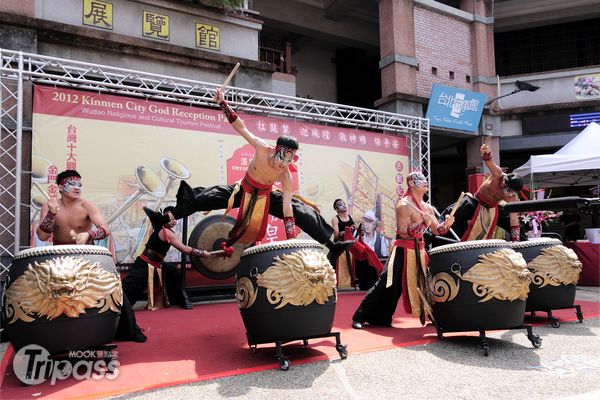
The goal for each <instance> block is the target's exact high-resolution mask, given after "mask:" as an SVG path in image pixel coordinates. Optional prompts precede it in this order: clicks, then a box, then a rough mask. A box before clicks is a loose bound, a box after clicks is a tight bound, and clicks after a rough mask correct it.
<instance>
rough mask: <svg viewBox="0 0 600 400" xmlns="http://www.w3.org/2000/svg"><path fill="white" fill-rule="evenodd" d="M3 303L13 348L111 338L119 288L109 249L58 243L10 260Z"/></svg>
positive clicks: (54, 349) (70, 346) (55, 347)
mask: <svg viewBox="0 0 600 400" xmlns="http://www.w3.org/2000/svg"><path fill="white" fill-rule="evenodd" d="M9 280H10V282H9V284H8V287H7V289H6V301H5V303H4V307H3V313H4V321H5V324H6V331H7V333H8V337H9V339H10V341H11V343H12V345H13V347H14V349H15V351H18V350H19V349H20V348H22V347H24V346H26V345H29V344H37V345H39V346H42V347H44V348H45V349H46V350H48V352H50V353H51V354H56V353H61V352H64V351H69V350H83V349H89V348H92V347H94V346H98V345H101V344H106V343H109V342H111V341H113V339H114V336H115V332H116V329H117V324H118V322H119V316H120V314H121V312H120V310H121V305H122V303H123V292H122V288H121V281H120V278H119V275H118V273H117V270H116V268H115V264H114V262H113V259H112V255H111V253H110V251H109V250H108V249H106V248H104V247H101V246H88V245H61V246H50V247H40V248H33V249H28V250H24V251H21V252H19V253H17V254H16V255H15V257H14V259H13V262H12V265H11V268H10V272H9Z"/></svg>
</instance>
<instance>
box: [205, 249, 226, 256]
mask: <svg viewBox="0 0 600 400" xmlns="http://www.w3.org/2000/svg"><path fill="white" fill-rule="evenodd" d="M221 254H225V250H213V251H209V252H208V255H209V256H217V255H221Z"/></svg>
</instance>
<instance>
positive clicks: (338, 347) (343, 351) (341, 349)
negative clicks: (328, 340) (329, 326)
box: [335, 344, 348, 360]
mask: <svg viewBox="0 0 600 400" xmlns="http://www.w3.org/2000/svg"><path fill="white" fill-rule="evenodd" d="M335 349H336V350H337V352H338V353H339V355H340V358H341V359H342V360H345V359H346V358H348V349H347V347H346V345H344V344H338V345H336V346H335Z"/></svg>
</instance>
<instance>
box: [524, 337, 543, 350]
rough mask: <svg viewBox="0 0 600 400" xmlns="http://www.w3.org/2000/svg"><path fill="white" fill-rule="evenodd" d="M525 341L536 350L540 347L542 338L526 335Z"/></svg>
mask: <svg viewBox="0 0 600 400" xmlns="http://www.w3.org/2000/svg"><path fill="white" fill-rule="evenodd" d="M527 339H529V341H530V342H531V344H532V345H533V347H535V348H536V349H539V348H540V347H542V338H540V337H539V336H538V335H534V334H531V335H527Z"/></svg>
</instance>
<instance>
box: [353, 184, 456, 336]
mask: <svg viewBox="0 0 600 400" xmlns="http://www.w3.org/2000/svg"><path fill="white" fill-rule="evenodd" d="M406 182H407V185H408V190H407V192H406V195H405V196H404V197H402V198H401V199H400V200H398V203H397V204H396V240H395V241H394V243H393V247H392V250H391V251H390V257H389V259H388V262H387V265H386V268H385V270H384V271H383V273H382V274H381V276H380V277H379V280H378V281H377V283H376V284H375V285H374V286H373V287H372V288H371V289H369V291H368V292H367V294H366V295H365V297H364V299H363V301H362V302H361V304H360V306H359V307H358V309H357V310H356V312H355V313H354V315H353V317H352V327H353V328H355V329H362V328H363V324H365V323H367V324H369V325H380V326H391V324H392V316H393V315H394V312H395V311H396V306H397V304H398V300H399V299H400V296H401V295H402V304H403V306H404V310H405V311H406V312H407V313H409V314H412V316H413V317H416V318H420V320H421V323H422V324H425V313H426V309H427V308H428V307H429V304H428V299H427V295H428V293H429V290H428V289H427V281H426V279H425V277H426V268H427V263H428V261H427V253H426V252H425V247H424V245H423V232H424V231H425V230H426V229H427V228H429V229H431V231H432V232H434V233H436V234H440V235H441V234H445V233H446V232H448V230H449V229H450V227H451V226H452V224H453V223H454V218H452V217H451V216H447V217H446V219H445V221H444V222H443V223H439V222H438V220H437V219H436V217H435V214H434V210H433V207H431V206H430V205H429V204H427V203H425V201H423V196H424V195H425V193H427V191H428V190H429V187H428V183H427V179H426V178H425V176H423V174H422V173H420V172H412V173H410V174H409V175H408V177H407V178H406Z"/></svg>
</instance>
